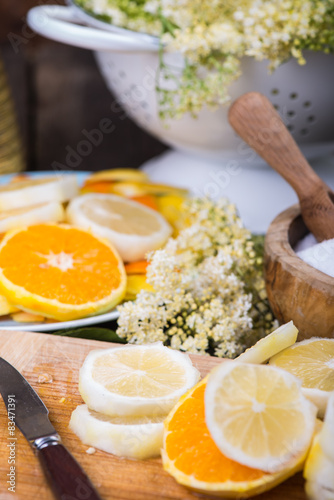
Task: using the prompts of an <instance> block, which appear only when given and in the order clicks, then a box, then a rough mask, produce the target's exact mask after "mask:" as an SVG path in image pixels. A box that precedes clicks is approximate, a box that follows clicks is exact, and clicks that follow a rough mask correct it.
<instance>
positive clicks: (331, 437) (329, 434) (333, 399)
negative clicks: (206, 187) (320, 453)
mask: <svg viewBox="0 0 334 500" xmlns="http://www.w3.org/2000/svg"><path fill="white" fill-rule="evenodd" d="M319 442H320V445H321V447H322V449H323V450H324V453H325V454H326V455H327V457H328V458H329V459H330V460H331V461H332V462H333V464H334V447H333V443H334V391H333V392H331V394H330V396H329V398H328V404H327V408H326V414H325V419H324V425H323V426H322V429H321V433H320V435H319Z"/></svg>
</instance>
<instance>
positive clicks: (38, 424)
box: [0, 357, 101, 500]
mask: <svg viewBox="0 0 334 500" xmlns="http://www.w3.org/2000/svg"><path fill="white" fill-rule="evenodd" d="M0 393H1V395H2V397H3V399H4V402H5V405H6V408H7V412H8V417H9V418H10V420H11V422H15V425H16V427H18V428H19V429H20V431H21V432H22V434H23V435H24V437H25V438H26V439H27V440H28V441H29V442H30V444H31V445H32V447H33V449H34V450H35V453H36V455H37V456H38V458H39V460H40V462H41V464H42V466H43V469H44V472H45V475H46V476H47V479H48V481H49V483H50V486H51V488H52V490H53V493H54V495H55V497H56V498H58V499H60V500H101V497H100V496H99V495H98V493H97V492H96V490H95V488H94V486H93V485H92V483H91V482H90V480H89V479H88V477H87V475H86V474H85V472H84V471H83V470H82V468H81V467H80V465H79V464H78V463H77V462H76V460H75V459H74V458H73V457H72V455H71V454H70V453H69V452H68V451H67V449H66V448H65V446H63V445H62V444H61V439H60V436H59V434H58V433H57V431H56V429H55V428H54V427H53V425H52V424H51V422H50V420H49V418H48V414H49V411H48V409H47V408H46V406H45V405H44V403H43V401H42V400H41V399H40V397H39V396H38V394H37V393H36V392H35V391H34V389H33V388H32V387H31V385H30V384H29V383H28V382H27V381H26V379H25V378H24V377H23V376H22V375H21V374H20V373H19V372H18V371H17V370H16V368H14V367H13V366H12V365H11V364H9V363H8V362H7V361H6V360H5V359H3V358H1V357H0ZM8 428H10V429H12V428H14V426H12V427H10V426H9V427H8ZM10 433H11V432H10Z"/></svg>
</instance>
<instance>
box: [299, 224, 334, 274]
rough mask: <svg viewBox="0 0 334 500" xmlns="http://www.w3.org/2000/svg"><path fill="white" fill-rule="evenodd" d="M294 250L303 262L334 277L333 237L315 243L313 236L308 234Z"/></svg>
mask: <svg viewBox="0 0 334 500" xmlns="http://www.w3.org/2000/svg"><path fill="white" fill-rule="evenodd" d="M295 251H296V253H297V255H298V257H300V258H301V259H302V260H303V261H304V262H306V263H307V264H309V265H310V266H312V267H315V269H318V270H319V271H322V272H323V273H325V274H327V275H328V276H332V277H333V278H334V238H333V239H331V240H326V241H322V242H321V243H317V240H316V239H315V238H314V236H313V235H312V234H308V235H307V236H305V238H303V239H302V240H301V241H300V242H299V243H298V245H297V246H296V248H295Z"/></svg>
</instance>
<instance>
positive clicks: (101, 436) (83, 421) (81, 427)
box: [69, 405, 166, 459]
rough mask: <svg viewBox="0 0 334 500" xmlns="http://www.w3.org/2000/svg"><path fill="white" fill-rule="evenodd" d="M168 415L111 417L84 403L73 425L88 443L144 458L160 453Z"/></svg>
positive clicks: (71, 427)
mask: <svg viewBox="0 0 334 500" xmlns="http://www.w3.org/2000/svg"><path fill="white" fill-rule="evenodd" d="M165 418H166V415H157V416H156V417H146V416H142V417H110V416H108V415H103V414H102V413H97V412H95V411H94V410H90V409H89V408H88V406H87V405H80V406H78V407H77V408H76V409H75V410H74V411H73V413H72V416H71V420H70V423H69V427H70V429H71V430H72V431H73V432H74V433H75V434H76V435H77V436H78V437H79V438H80V439H81V441H82V442H83V443H84V444H86V445H88V446H93V447H94V448H98V449H99V450H102V451H106V452H107V453H112V454H113V455H117V456H119V457H127V458H137V459H144V458H151V457H157V456H160V449H161V447H162V435H163V420H164V419H165Z"/></svg>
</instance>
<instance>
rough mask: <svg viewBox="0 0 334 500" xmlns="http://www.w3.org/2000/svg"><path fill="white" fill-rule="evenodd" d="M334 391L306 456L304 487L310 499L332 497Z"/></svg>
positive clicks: (333, 477) (316, 499)
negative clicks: (319, 428) (320, 426)
mask: <svg viewBox="0 0 334 500" xmlns="http://www.w3.org/2000/svg"><path fill="white" fill-rule="evenodd" d="M333 443H334V392H332V393H331V396H330V398H329V401H328V406H327V410H326V415H325V419H324V423H323V426H322V428H321V430H320V432H319V433H318V435H317V436H316V437H315V438H314V441H313V443H312V447H311V450H310V453H309V455H308V457H307V460H306V464H305V469H304V477H305V479H306V481H307V483H306V485H305V489H306V492H307V495H308V496H309V498H310V499H312V500H325V499H330V498H331V499H333V498H334V451H333Z"/></svg>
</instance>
